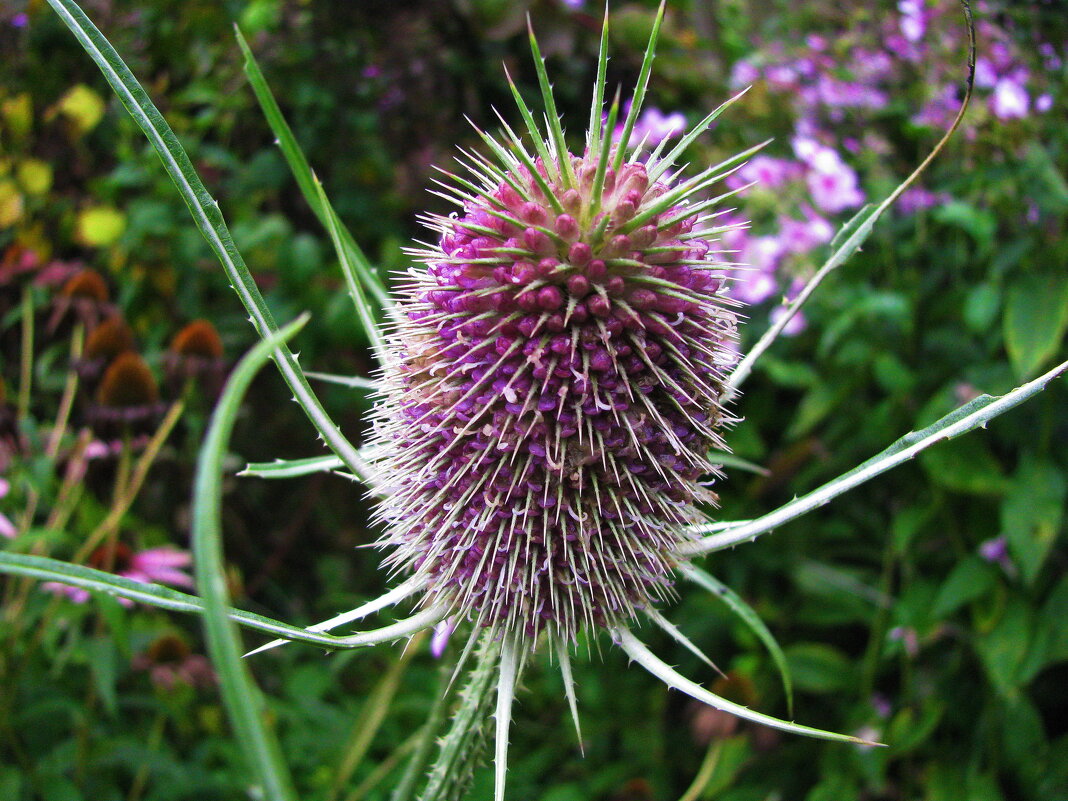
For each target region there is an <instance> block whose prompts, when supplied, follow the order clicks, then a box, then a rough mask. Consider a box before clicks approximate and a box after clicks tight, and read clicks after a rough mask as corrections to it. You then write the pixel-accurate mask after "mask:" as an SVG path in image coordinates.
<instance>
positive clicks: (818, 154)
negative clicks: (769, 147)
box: [794, 137, 864, 214]
mask: <svg viewBox="0 0 1068 801" xmlns="http://www.w3.org/2000/svg"><path fill="white" fill-rule="evenodd" d="M794 152H795V153H796V154H797V157H798V158H799V159H801V160H802V161H803V162H805V164H806V165H807V166H808V168H809V169H808V174H807V175H806V176H805V183H806V184H807V185H808V191H809V193H810V194H811V195H812V200H813V201H814V202H815V204H816V205H817V206H819V208H820V209H822V210H823V211H826V212H829V213H831V214H836V213H838V212H840V211H844V210H845V209H850V208H854V207H856V206H859V205H860V204H861V203H863V202H864V193H863V192H861V191H860V187H859V186H858V182H857V173H856V172H855V171H854V170H853V168H852V167H850V166H849V165H848V164H846V163H845V162H844V161H842V157H841V156H839V155H838V152H837V151H835V150H833V149H832V148H829V147H826V146H824V145H821V144H820V143H819V142H816V141H815V140H813V139H808V138H801V137H799V138H797V139H795V140H794Z"/></svg>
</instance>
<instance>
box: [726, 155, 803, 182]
mask: <svg viewBox="0 0 1068 801" xmlns="http://www.w3.org/2000/svg"><path fill="white" fill-rule="evenodd" d="M801 173H802V167H801V165H800V164H798V163H797V162H795V161H790V160H789V159H779V158H775V157H774V156H755V157H754V158H753V159H752V160H751V161H749V162H748V163H747V164H746V165H745V166H743V167H742V168H741V169H740V170H738V171H737V172H736V173H734V174H733V175H730V176H728V177H727V180H726V181H725V183H726V184H727V186H729V187H730V188H731V189H738V188H740V187H742V186H745V185H747V184H751V183H754V182H756V183H757V184H758V185H759V187H761V188H763V189H775V188H776V187H779V186H782V185H783V184H784V183H786V182H787V181H792V180H794V179H795V178H800V177H801Z"/></svg>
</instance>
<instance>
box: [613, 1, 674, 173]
mask: <svg viewBox="0 0 1068 801" xmlns="http://www.w3.org/2000/svg"><path fill="white" fill-rule="evenodd" d="M666 5H667V0H660V7H659V8H658V9H657V12H656V19H655V20H654V21H653V29H652V31H651V32H650V33H649V43H648V44H647V45H646V47H645V56H644V57H643V58H642V66H641V69H640V70H639V71H638V83H637V84H636V85H635V87H634V95H633V97H631V101H630V110H629V111H628V112H627V118H626V119H625V120H624V121H623V132H622V133H621V134H620V136H619V144H618V146H617V147H618V149H617V150H616V155H615V158H614V159H613V160H612V169H613V170H615V171H616V172H619V168H620V167H621V166H623V158H624V156H625V154H626V150H627V146H628V145H629V144H630V136H631V134H632V133H634V125H635V123H636V122H637V121H638V114H639V113H640V112H641V110H642V103H644V102H645V90H646V89H648V88H649V76H650V74H652V71H653V59H654V58H655V57H656V43H657V40H658V39H659V38H660V26H661V25H662V24H663V22H664V8H665V6H666ZM607 135H608V136H611V135H612V132H611V131H608V132H607Z"/></svg>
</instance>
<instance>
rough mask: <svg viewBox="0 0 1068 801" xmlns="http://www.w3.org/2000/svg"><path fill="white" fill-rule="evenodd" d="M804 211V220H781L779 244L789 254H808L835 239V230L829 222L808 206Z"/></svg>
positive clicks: (784, 218)
mask: <svg viewBox="0 0 1068 801" xmlns="http://www.w3.org/2000/svg"><path fill="white" fill-rule="evenodd" d="M802 211H803V212H804V213H805V219H804V220H795V219H793V218H792V217H780V218H779V237H778V239H779V244H780V246H781V247H782V249H783V250H784V251H785V252H787V253H808V252H809V251H810V250H813V249H815V248H817V247H819V246H820V245H823V244H826V243H827V242H830V241H831V239H832V238H833V237H834V228H833V227H832V226H831V224H830V223H829V222H827V220H825V219H824V218H823V217H821V216H820V215H818V214H817V213H816V212H815V211H813V210H812V209H811V208H810V207H808V206H805V207H804V208H803V209H802Z"/></svg>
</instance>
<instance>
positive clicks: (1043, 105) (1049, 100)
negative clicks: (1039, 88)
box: [1035, 94, 1053, 114]
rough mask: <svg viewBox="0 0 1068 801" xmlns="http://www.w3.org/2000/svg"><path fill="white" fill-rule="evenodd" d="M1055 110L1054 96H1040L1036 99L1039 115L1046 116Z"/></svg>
mask: <svg viewBox="0 0 1068 801" xmlns="http://www.w3.org/2000/svg"><path fill="white" fill-rule="evenodd" d="M1051 108H1053V95H1049V94H1046V95H1039V96H1038V97H1036V98H1035V111H1037V112H1038V113H1039V114H1045V113H1046V112H1047V111H1049V110H1050V109H1051Z"/></svg>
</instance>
